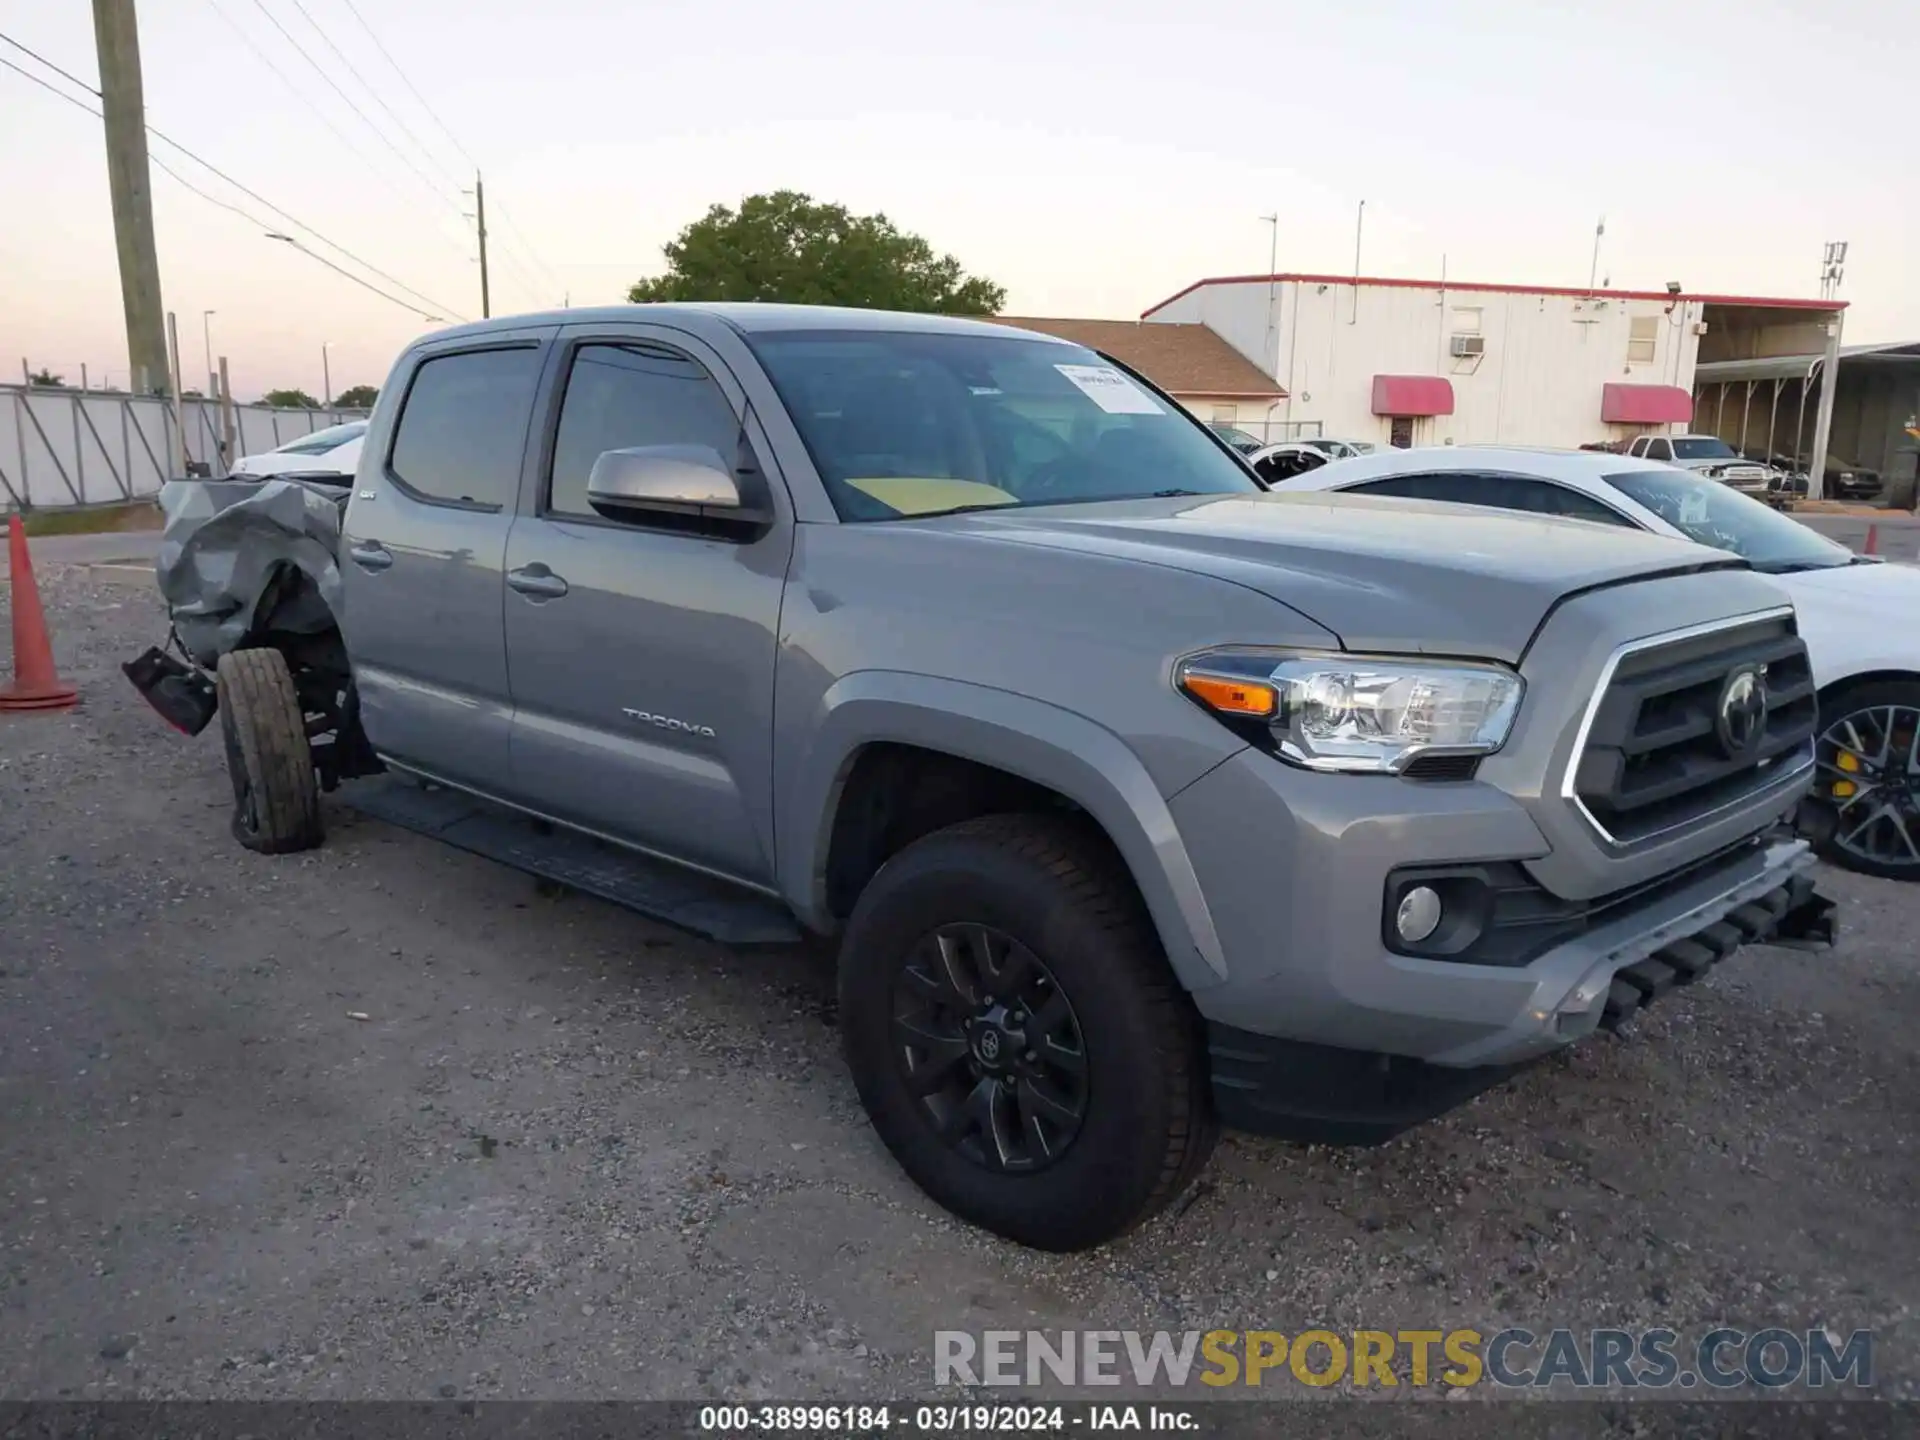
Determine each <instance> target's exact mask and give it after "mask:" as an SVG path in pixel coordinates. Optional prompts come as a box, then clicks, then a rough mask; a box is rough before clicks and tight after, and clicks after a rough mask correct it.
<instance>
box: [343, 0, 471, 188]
mask: <svg viewBox="0 0 1920 1440" xmlns="http://www.w3.org/2000/svg"><path fill="white" fill-rule="evenodd" d="M341 3H342V4H344V5H345V6H346V7H347V9H348V10H350V11H352V12H353V18H354V19H355V20H357V21H359V22H360V28H361V29H362V30H364V31H366V32H367V38H368V39H369V40H371V41H373V48H374V49H376V50H378V51H379V52H380V54H381V57H382V58H383V59H384V60H385V61H386V62H387V64H388V65H390V66H391V67H392V68H393V73H394V74H396V75H398V76H399V77H400V83H401V84H402V85H404V86H406V87H407V93H408V94H410V95H411V96H413V98H414V99H415V100H418V101H419V102H420V108H421V109H422V110H424V111H426V112H427V115H428V116H429V117H430V118H431V119H432V120H433V123H434V124H436V125H438V126H439V127H440V133H441V134H442V135H445V136H446V137H447V139H448V140H450V141H452V142H453V148H454V149H456V150H458V151H459V152H460V154H461V157H462V158H463V159H464V160H465V161H466V162H467V163H468V164H469V165H471V166H472V167H473V168H474V169H476V170H478V169H479V168H480V162H479V161H478V160H476V159H474V158H473V156H472V155H471V154H470V153H468V150H467V147H466V146H464V145H462V144H461V143H460V137H459V136H457V135H455V134H454V133H453V131H452V130H450V129H448V128H447V122H446V121H444V120H442V119H441V118H440V115H439V112H438V111H436V110H435V109H434V108H433V107H432V106H431V105H429V104H428V103H427V97H426V96H424V95H422V94H421V93H420V92H419V91H418V90H416V89H415V88H414V85H413V81H411V80H409V79H408V78H407V72H406V71H404V70H402V69H401V68H400V62H399V61H398V60H395V59H394V58H393V55H392V54H391V53H390V52H389V51H388V49H387V47H386V46H384V45H382V44H381V43H380V37H379V36H378V35H376V34H374V33H373V27H372V26H371V25H369V24H367V20H366V17H365V16H364V15H362V14H361V13H360V7H359V6H357V5H355V4H354V3H353V0H341Z"/></svg>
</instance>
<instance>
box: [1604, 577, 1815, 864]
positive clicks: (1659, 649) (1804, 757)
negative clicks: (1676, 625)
mask: <svg viewBox="0 0 1920 1440" xmlns="http://www.w3.org/2000/svg"><path fill="white" fill-rule="evenodd" d="M1743 675H1745V676H1748V677H1749V679H1750V680H1751V681H1753V682H1755V683H1754V685H1753V689H1752V691H1751V692H1748V691H1747V689H1746V687H1745V686H1744V685H1740V684H1736V681H1737V677H1741V676H1743ZM1601 683H1602V686H1603V688H1602V690H1601V691H1600V693H1599V695H1598V697H1597V699H1596V701H1595V704H1594V706H1593V708H1592V709H1591V710H1590V711H1589V712H1588V715H1587V719H1586V724H1585V731H1586V733H1585V737H1584V740H1583V742H1582V744H1581V747H1580V748H1579V749H1578V750H1577V751H1576V753H1575V756H1574V765H1573V770H1572V771H1571V773H1570V775H1569V780H1568V785H1567V792H1568V795H1569V798H1570V799H1572V800H1574V801H1575V802H1576V803H1577V804H1578V805H1579V807H1580V808H1581V809H1582V810H1583V811H1584V812H1585V813H1586V816H1587V818H1588V819H1589V820H1590V821H1591V822H1592V823H1593V825H1594V826H1595V827H1596V828H1597V829H1598V830H1599V831H1600V833H1601V834H1602V835H1603V836H1604V837H1605V838H1606V839H1607V840H1609V841H1611V842H1613V843H1614V844H1617V845H1633V844H1637V843H1639V842H1641V841H1645V840H1650V839H1652V838H1653V837H1655V836H1657V835H1662V834H1665V833H1667V832H1668V831H1672V830H1678V829H1684V828H1685V827H1687V826H1688V825H1691V824H1693V823H1695V822H1697V821H1701V820H1704V819H1706V818H1707V817H1708V816H1710V815H1713V814H1714V813H1716V812H1718V811H1720V810H1724V809H1726V808H1727V807H1728V806H1732V805H1737V804H1739V803H1740V802H1741V801H1742V800H1744V799H1746V798H1747V797H1748V796H1749V795H1752V794H1754V793H1756V792H1757V791H1760V790H1763V789H1766V788H1768V787H1770V786H1772V785H1773V784H1775V783H1776V782H1778V781H1779V780H1780V779H1781V778H1782V777H1783V776H1784V775H1785V774H1787V773H1789V772H1791V771H1798V770H1801V769H1804V768H1805V766H1806V764H1807V763H1809V761H1810V757H1811V741H1812V738H1813V730H1814V705H1815V700H1814V685H1813V671H1812V668H1811V667H1810V666H1809V665H1808V663H1807V649H1806V646H1805V645H1804V644H1803V643H1802V642H1801V640H1800V637H1799V636H1798V635H1797V634H1796V633H1795V632H1794V628H1793V619H1792V615H1791V613H1789V612H1786V611H1782V612H1779V613H1778V614H1770V615H1767V616H1763V617H1759V618H1755V619H1751V620H1747V621H1743V622H1739V623H1736V624H1734V625H1731V626H1721V627H1715V628H1713V629H1710V630H1707V631H1705V632H1704V633H1702V632H1696V631H1689V632H1683V633H1681V634H1677V635H1673V636H1669V637H1665V638H1660V637H1656V638H1654V639H1652V640H1649V641H1645V642H1641V643H1639V644H1637V645H1633V646H1629V647H1627V648H1626V649H1625V650H1623V651H1621V652H1619V653H1617V654H1616V655H1615V657H1614V661H1613V663H1612V665H1611V667H1610V670H1609V672H1608V674H1607V675H1606V676H1605V677H1603V679H1602V682H1601ZM1730 696H1731V697H1732V698H1731V702H1730V699H1729V697H1730ZM1723 711H1724V712H1726V713H1724V714H1723Z"/></svg>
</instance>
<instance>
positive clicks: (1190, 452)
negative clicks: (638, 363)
mask: <svg viewBox="0 0 1920 1440" xmlns="http://www.w3.org/2000/svg"><path fill="white" fill-rule="evenodd" d="M748 340H749V343H750V344H751V345H752V347H753V350H754V353H755V354H756V355H758V356H759V358H760V362H761V364H762V365H764V366H765V367H766V370H767V373H768V375H769V376H770V377H771V378H772V380H773V383H774V388H775V389H777V390H778V391H779V392H780V398H781V400H782V401H783V402H784V403H785V405H786V407H787V410H788V412H789V413H790V414H791V415H792V416H793V420H794V424H795V426H796V427H798V429H799V431H800V438H801V439H802V440H803V441H805V442H806V446H807V451H808V453H809V454H810V455H811V456H812V457H813V463H814V466H815V468H816V469H818V470H819V472H820V476H821V478H822V480H824V481H825V483H826V486H827V491H828V493H829V495H830V496H831V498H832V500H833V506H834V509H835V510H836V511H838V512H839V515H840V518H841V519H843V520H898V519H901V518H903V517H906V516H912V515H928V514H935V513H939V512H944V511H952V510H962V509H972V508H985V507H994V508H999V507H1005V506H1017V505H1060V504H1072V503H1078V502H1085V501H1092V500H1126V499H1138V498H1141V497H1143V496H1148V495H1165V494H1192V495H1227V494H1245V493H1250V492H1255V491H1258V490H1259V489H1260V488H1261V487H1260V485H1259V482H1257V481H1256V480H1255V479H1254V478H1253V475H1252V473H1251V472H1249V471H1248V470H1247V468H1246V467H1245V466H1244V465H1242V464H1241V463H1239V462H1238V461H1237V460H1235V459H1234V457H1233V455H1232V454H1231V453H1230V452H1228V451H1226V450H1223V449H1221V447H1220V446H1219V445H1218V444H1217V443H1215V441H1214V440H1213V439H1212V437H1211V436H1210V435H1209V434H1208V432H1207V429H1206V427H1205V426H1203V425H1201V424H1200V423H1199V422H1198V421H1195V420H1194V419H1192V418H1191V417H1189V416H1188V415H1187V414H1186V413H1185V412H1184V411H1181V410H1179V409H1178V408H1177V407H1175V406H1173V405H1171V404H1170V403H1169V402H1167V401H1165V400H1162V399H1161V398H1159V397H1158V396H1156V395H1154V394H1152V393H1151V392H1150V391H1148V390H1146V389H1145V388H1144V387H1142V386H1140V385H1138V384H1136V383H1135V382H1134V381H1133V380H1132V379H1131V378H1129V377H1128V376H1127V375H1126V374H1124V373H1123V372H1121V371H1119V370H1117V369H1115V368H1114V367H1113V366H1112V365H1110V364H1108V363H1107V362H1106V361H1104V360H1102V359H1101V358H1100V357H1099V356H1097V355H1095V354H1094V353H1093V352H1092V351H1091V350H1085V349H1082V348H1081V347H1080V346H1077V345H1065V344H1056V343H1053V342H1051V341H1045V340H1028V339H1023V338H1020V337H1017V336H1006V337H1001V336H998V335H966V334H952V333H949V334H913V333H889V332H875V331H860V332H845V333H843V332H825V331H818V330H805V331H789V332H780V333H775V334H760V335H751V336H749V337H748Z"/></svg>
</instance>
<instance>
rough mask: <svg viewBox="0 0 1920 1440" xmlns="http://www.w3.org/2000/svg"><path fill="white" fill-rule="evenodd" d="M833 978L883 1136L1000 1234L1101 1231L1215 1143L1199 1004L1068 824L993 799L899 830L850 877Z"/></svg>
mask: <svg viewBox="0 0 1920 1440" xmlns="http://www.w3.org/2000/svg"><path fill="white" fill-rule="evenodd" d="M839 983H840V1022H841V1027H842V1031H843V1042H844V1044H845V1048H846V1054H847V1061H848V1064H849V1066H850V1067H851V1069H852V1071H853V1079H854V1084H855V1086H856V1087H857V1088H858V1090H859V1092H860V1098H861V1101H862V1102H863V1103H864V1104H865V1106H866V1109H867V1114H868V1115H869V1116H870V1117H871V1118H872V1120H873V1124H874V1128H875V1129H876V1130H877V1131H878V1132H879V1135H880V1138H881V1140H882V1141H883V1142H884V1143H885V1144H886V1147H887V1149H888V1150H889V1151H891V1152H892V1153H893V1156H894V1158H895V1159H896V1160H898V1161H899V1162H900V1165H901V1167H902V1168H903V1169H905V1170H906V1172H907V1173H908V1175H910V1176H911V1177H912V1178H913V1180H914V1181H915V1182H916V1183H917V1184H918V1185H919V1186H920V1188H921V1189H923V1190H925V1191H926V1192H927V1194H928V1195H930V1196H932V1197H933V1199H935V1200H937V1201H938V1202H939V1203H940V1204H941V1205H943V1206H945V1207H946V1208H947V1209H949V1210H951V1211H952V1212H953V1213H954V1214H956V1215H959V1216H960V1217H961V1218H963V1219H965V1220H969V1221H972V1222H973V1223H974V1224H976V1225H980V1226H982V1227H984V1228H985V1229H988V1230H991V1231H993V1232H994V1233H996V1234H998V1235H1003V1236H1005V1237H1006V1238H1008V1239H1010V1240H1015V1241H1018V1242H1019V1243H1021V1244H1023V1245H1031V1246H1034V1247H1035V1248H1037V1249H1042V1250H1053V1251H1070V1250H1083V1249H1088V1248H1091V1247H1092V1246H1096V1245H1100V1244H1103V1243H1105V1242H1106V1241H1108V1240H1111V1239H1114V1238H1115V1237H1116V1236H1119V1235H1121V1234H1124V1233H1125V1232H1126V1231H1128V1230H1130V1229H1132V1228H1133V1227H1134V1226H1136V1225H1138V1224H1140V1223H1141V1222H1142V1221H1144V1220H1146V1219H1147V1218H1148V1217H1150V1216H1152V1215H1153V1214H1155V1213H1156V1212H1157V1211H1159V1210H1160V1209H1161V1208H1162V1207H1163V1206H1165V1205H1166V1204H1167V1203H1168V1202H1169V1201H1171V1200H1173V1199H1174V1198H1175V1197H1176V1196H1178V1195H1179V1193H1180V1192H1181V1191H1182V1190H1184V1189H1185V1188H1186V1186H1187V1185H1188V1183H1190V1182H1191V1181H1192V1180H1193V1178H1194V1177H1195V1176H1196V1175H1197V1174H1198V1173H1199V1171H1200V1169H1201V1167H1202V1166H1203V1165H1204V1164H1205V1162H1206V1159H1207V1156H1208V1154H1209V1153H1210V1152H1211V1150H1212V1147H1213V1142H1214V1138H1215V1135H1216V1133H1217V1132H1216V1129H1215V1125H1214V1120H1213V1115H1212V1108H1211V1105H1210V1103H1209V1096H1208V1092H1207V1082H1206V1069H1205V1063H1204V1055H1205V1051H1204V1046H1203V1042H1202V1038H1201V1028H1200V1022H1199V1017H1198V1015H1197V1014H1196V1013H1195V1011H1194V1009H1193V1006H1192V1004H1191V1002H1189V1001H1188V999H1187V997H1186V995H1185V994H1184V993H1183V991H1182V990H1181V988H1180V986H1179V984H1178V982H1177V981H1176V980H1175V979H1174V977H1173V974H1172V972H1171V971H1170V970H1169V969H1168V966H1167V962H1166V958H1165V956H1164V954H1163V953H1162V951H1161V948H1160V944H1159V940H1158V938H1157V936H1156V935H1155V932H1154V930H1153V926H1152V924H1151V922H1150V921H1149V920H1148V918H1147V915H1146V911H1145V907H1144V906H1143V905H1142V903H1141V901H1140V898H1139V895H1138V893H1137V891H1136V890H1135V889H1134V886H1133V883H1132V879H1131V877H1130V876H1128V875H1127V873H1126V871H1125V869H1124V867H1123V866H1122V865H1121V864H1120V862H1119V860H1118V858H1117V857H1116V856H1115V855H1114V854H1113V852H1112V851H1111V849H1110V848H1109V847H1108V846H1107V845H1106V844H1105V843H1104V841H1103V839H1102V838H1101V837H1099V836H1097V835H1094V834H1092V833H1090V832H1089V831H1088V829H1087V828H1086V827H1085V826H1084V825H1083V824H1080V823H1076V822H1074V821H1072V820H1069V819H1066V818H1064V817H1061V818H1055V817H1051V816H1042V815H997V816H989V817H987V818H985V819H979V820H969V821H966V822H963V823H961V824H958V825H954V826H950V827H948V828H947V829H944V830H939V831H936V832H935V833H933V834H932V835H929V836H926V837H925V838H923V839H921V840H919V841H916V842H915V843H914V844H912V845H910V846H908V847H907V848H906V849H905V850H903V851H901V852H900V853H899V854H898V855H896V856H894V857H893V858H892V859H891V860H889V861H888V862H887V864H886V865H885V866H884V867H882V869H881V870H880V873H879V874H878V875H876V876H875V877H874V879H873V881H872V882H871V883H870V884H869V885H868V886H867V888H866V890H865V891H864V892H863V893H862V895H861V896H860V900H859V903H858V904H857V905H856V906H855V908H854V913H853V916H852V919H851V920H850V921H849V923H848V926H847V932H846V936H845V939H844V942H843V944H842V947H841V952H840V977H839Z"/></svg>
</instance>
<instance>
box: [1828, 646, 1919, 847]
mask: <svg viewBox="0 0 1920 1440" xmlns="http://www.w3.org/2000/svg"><path fill="white" fill-rule="evenodd" d="M1820 708H1821V714H1820V727H1821V728H1820V738H1819V740H1818V741H1817V742H1816V749H1815V755H1814V759H1815V762H1816V764H1817V765H1818V767H1819V778H1818V779H1817V780H1816V781H1815V782H1814V794H1815V796H1816V797H1818V798H1819V799H1821V800H1822V801H1824V802H1825V803H1826V804H1827V805H1828V806H1829V807H1831V810H1832V819H1833V825H1832V829H1831V831H1830V833H1828V834H1827V835H1826V836H1825V838H1824V839H1822V840H1821V842H1820V845H1819V849H1820V853H1821V855H1822V856H1824V857H1825V858H1826V859H1828V860H1831V861H1832V862H1833V863H1834V864H1836V865H1840V866H1843V867H1844V868H1846V869H1848V870H1855V871H1858V872H1859V873H1860V874H1862V875H1876V876H1879V877H1880V878H1881V879H1883V880H1920V680H1883V681H1876V682H1873V683H1871V684H1867V685H1860V686H1857V687H1855V688H1853V689H1850V690H1843V691H1841V692H1840V693H1839V694H1837V695H1835V696H1834V697H1833V698H1832V699H1831V700H1828V701H1825V702H1823V703H1822V705H1821V707H1820Z"/></svg>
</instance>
